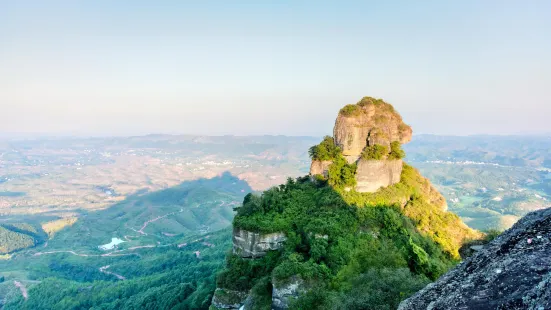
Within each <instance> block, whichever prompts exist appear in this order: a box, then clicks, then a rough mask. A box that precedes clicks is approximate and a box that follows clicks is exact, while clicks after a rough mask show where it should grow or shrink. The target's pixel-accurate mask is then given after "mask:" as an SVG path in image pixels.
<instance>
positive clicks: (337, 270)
mask: <svg viewBox="0 0 551 310" xmlns="http://www.w3.org/2000/svg"><path fill="white" fill-rule="evenodd" d="M366 98H369V97H366ZM366 98H364V99H362V101H360V102H359V103H358V104H357V105H355V106H354V107H353V108H351V107H350V106H347V107H345V108H344V109H345V111H352V112H347V113H345V114H344V116H343V110H341V112H340V113H339V116H338V120H337V122H336V125H335V127H336V128H337V127H339V130H338V131H341V132H349V133H352V134H351V135H352V137H350V139H348V140H349V141H350V145H354V146H355V149H353V150H352V151H350V150H349V151H350V152H348V154H346V155H345V154H344V153H343V151H342V149H341V147H340V146H339V144H338V142H337V139H334V138H333V137H326V138H325V139H324V140H323V141H322V143H320V144H319V145H317V146H314V147H312V148H311V149H310V155H311V157H312V167H311V173H310V176H306V177H301V178H297V179H289V180H288V181H287V183H286V184H283V185H280V186H278V187H274V188H272V189H269V190H267V191H265V192H264V193H263V194H262V195H260V196H257V195H252V194H249V195H247V196H246V197H245V199H244V201H243V205H242V207H240V208H237V215H236V217H235V219H234V221H233V251H232V253H231V254H229V255H228V257H227V261H226V268H225V270H224V271H223V272H222V273H221V274H220V275H219V276H218V280H217V290H216V292H215V296H214V299H213V302H212V306H211V308H212V309H239V308H240V307H242V306H243V307H244V309H289V308H290V309H383V308H388V309H393V308H396V307H397V306H398V304H399V302H400V301H401V300H403V299H404V298H405V297H407V296H409V295H411V294H413V293H414V292H416V291H417V290H419V289H420V288H422V287H423V286H424V285H426V284H427V283H429V282H430V281H433V280H435V279H437V278H438V277H439V276H440V275H442V274H443V273H444V272H446V271H447V270H448V269H449V268H451V267H452V266H453V265H455V264H456V263H457V262H458V261H459V252H458V251H459V248H460V247H461V246H462V244H463V242H465V241H467V240H472V239H476V238H479V237H481V234H480V233H478V232H476V231H473V230H471V229H470V228H468V227H467V226H466V225H465V224H463V223H462V222H461V220H460V219H459V217H457V216H456V215H454V214H452V213H449V212H447V205H446V201H445V199H444V198H443V197H442V196H441V195H440V194H439V193H438V192H437V191H436V190H435V189H434V187H433V186H432V185H431V184H430V182H429V181H428V180H427V179H425V178H423V177H422V176H421V175H420V174H419V172H418V171H417V170H416V169H414V168H413V167H411V166H409V165H407V164H405V163H403V162H402V158H403V157H404V155H405V154H404V152H403V150H402V149H401V143H402V142H407V141H408V138H407V136H406V137H405V138H404V137H402V136H400V135H399V134H398V135H396V134H394V133H393V132H398V133H399V132H404V133H406V135H407V131H408V130H407V129H406V128H409V127H406V126H407V125H405V124H403V123H401V122H402V120H401V117H399V114H397V112H396V111H394V109H393V108H392V106H390V105H389V104H387V103H384V102H383V101H380V100H377V101H373V100H371V99H372V98H369V102H368V103H366ZM379 107H383V108H384V109H382V111H383V112H382V113H383V115H382V116H380V115H377V112H374V113H375V114H374V115H371V116H370V118H369V119H364V118H365V115H364V114H363V112H361V111H362V109H363V110H364V111H366V113H367V114H366V115H370V114H369V113H372V112H369V111H377V109H378V108H379ZM358 110H360V112H356V111H358ZM388 111H391V113H392V115H393V117H386V118H385V115H386V114H385V113H388ZM342 117H346V118H349V119H348V120H346V122H347V123H350V124H354V125H351V126H353V127H354V128H358V125H357V122H359V121H365V122H370V121H371V120H373V122H372V123H368V124H363V125H362V126H361V127H362V128H368V130H367V136H366V137H367V138H366V139H363V142H361V141H362V138H358V137H355V136H354V132H355V131H354V130H355V129H354V128H351V129H343V128H342V123H343V120H342ZM381 119H387V120H389V122H390V124H389V123H384V122H382V121H381ZM375 120H376V121H375ZM395 120H399V121H400V123H395ZM399 128H402V131H400V130H399ZM335 131H337V130H335ZM356 133H357V134H361V135H365V133H364V132H358V131H356ZM373 133H375V134H376V136H377V137H378V138H377V139H374V140H370V139H369V137H371V135H372V134H373ZM395 139H398V140H395ZM354 141H360V142H358V143H354ZM359 143H361V148H360V149H359V147H358V145H360V144H359ZM389 174H390V175H394V174H397V175H398V177H390V178H389V177H388V176H389ZM361 182H363V183H365V184H363V185H362V183H361ZM374 184H375V185H374Z"/></svg>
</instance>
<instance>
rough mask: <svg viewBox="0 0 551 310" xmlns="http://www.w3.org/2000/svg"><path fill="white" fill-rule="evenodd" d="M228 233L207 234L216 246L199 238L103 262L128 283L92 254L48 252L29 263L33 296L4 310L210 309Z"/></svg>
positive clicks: (107, 259) (227, 240) (226, 246)
mask: <svg viewBox="0 0 551 310" xmlns="http://www.w3.org/2000/svg"><path fill="white" fill-rule="evenodd" d="M230 236H231V231H230V230H229V229H225V230H222V231H219V232H217V233H213V234H210V235H207V236H203V238H205V237H208V240H209V243H212V244H215V245H216V246H214V247H205V246H204V245H203V244H201V243H200V242H197V243H190V244H189V245H188V246H187V247H185V248H178V247H176V246H172V247H165V248H156V249H151V250H144V251H142V252H140V255H130V256H120V257H112V258H106V259H105V260H102V262H101V264H102V265H103V264H104V265H115V266H116V269H114V270H113V271H114V272H116V273H117V274H122V275H124V277H125V278H126V280H124V281H120V280H118V279H117V278H116V277H115V276H113V275H108V274H104V273H101V272H99V271H98V267H101V265H98V262H97V261H96V260H95V259H93V258H86V259H82V258H79V257H74V256H72V255H71V254H56V255H52V256H44V257H41V258H40V260H39V261H33V264H32V265H28V266H26V267H25V269H26V271H27V272H28V273H29V275H30V279H31V280H32V279H40V283H38V284H36V285H34V286H33V287H32V289H31V290H30V291H29V299H28V300H25V299H24V298H23V297H22V296H20V297H18V298H17V299H15V300H13V301H11V302H9V303H7V304H6V305H5V306H4V309H6V310H11V309H14V310H15V309H59V310H62V309H63V310H65V309H208V307H209V305H210V301H211V298H212V294H213V292H214V289H215V275H216V273H217V271H218V270H219V269H220V268H221V266H222V264H223V262H224V256H225V255H226V250H227V249H228V248H230V246H231V238H230ZM197 251H200V256H199V257H197V255H196V252H197Z"/></svg>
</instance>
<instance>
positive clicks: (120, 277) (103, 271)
mask: <svg viewBox="0 0 551 310" xmlns="http://www.w3.org/2000/svg"><path fill="white" fill-rule="evenodd" d="M109 267H111V265H107V266H103V267H100V268H99V272H102V273H105V274H108V275H112V276H115V277H117V279H119V280H121V281H122V280H126V278H125V277H123V276H121V275H120V274H116V273H114V272H110V271H107V269H109Z"/></svg>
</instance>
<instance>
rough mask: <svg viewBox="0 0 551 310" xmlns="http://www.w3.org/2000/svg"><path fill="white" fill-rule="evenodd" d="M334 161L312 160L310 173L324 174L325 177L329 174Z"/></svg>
mask: <svg viewBox="0 0 551 310" xmlns="http://www.w3.org/2000/svg"><path fill="white" fill-rule="evenodd" d="M332 163H333V161H331V160H312V164H311V165H310V174H311V175H322V176H324V177H325V178H327V177H328V176H329V166H331V164H332Z"/></svg>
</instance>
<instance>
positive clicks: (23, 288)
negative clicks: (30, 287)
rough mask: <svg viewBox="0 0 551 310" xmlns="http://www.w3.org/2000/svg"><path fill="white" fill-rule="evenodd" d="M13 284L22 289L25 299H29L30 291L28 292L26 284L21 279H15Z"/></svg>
mask: <svg viewBox="0 0 551 310" xmlns="http://www.w3.org/2000/svg"><path fill="white" fill-rule="evenodd" d="M13 284H15V286H17V287H18V288H19V290H20V291H21V295H23V298H25V300H27V299H29V292H27V288H26V287H25V284H23V283H21V282H19V281H13Z"/></svg>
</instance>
